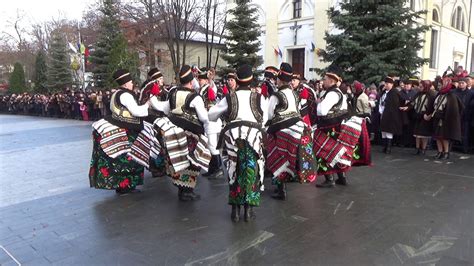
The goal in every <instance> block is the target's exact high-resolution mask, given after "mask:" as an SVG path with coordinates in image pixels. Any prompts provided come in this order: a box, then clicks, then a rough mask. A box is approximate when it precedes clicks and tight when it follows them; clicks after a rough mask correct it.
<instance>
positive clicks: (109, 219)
mask: <svg viewBox="0 0 474 266" xmlns="http://www.w3.org/2000/svg"><path fill="white" fill-rule="evenodd" d="M90 125H91V123H90V122H83V121H74V120H64V119H51V118H38V117H27V116H12V115H0V167H1V169H0V182H1V190H0V265H18V264H22V265H49V264H57V265H216V264H217V265H402V264H404V265H473V264H474V159H472V158H466V157H462V159H461V155H459V154H453V156H452V160H451V161H449V162H446V161H442V162H441V161H440V162H435V161H433V160H432V159H431V158H430V157H417V156H414V155H411V153H412V152H413V151H412V150H409V149H400V148H394V149H393V153H392V155H385V154H382V153H380V152H379V151H378V149H379V147H374V152H373V160H374V166H373V167H363V168H356V169H354V170H353V171H352V172H350V173H349V177H350V178H349V182H350V185H349V186H347V187H336V188H335V189H330V190H324V189H317V188H315V186H314V185H313V184H303V185H300V184H290V185H289V187H288V190H289V198H288V200H287V201H284V202H282V201H276V200H273V199H271V198H270V193H271V190H272V186H271V184H270V182H269V181H270V180H266V183H265V186H266V188H267V190H266V191H265V192H264V193H263V200H262V205H261V207H259V208H258V209H257V210H256V213H257V219H256V220H255V221H252V222H249V223H245V222H243V221H241V222H239V223H237V224H234V223H232V222H231V220H230V207H229V206H228V205H227V204H226V201H227V200H226V197H227V192H228V188H227V184H226V181H224V180H218V181H208V180H207V179H204V178H201V179H199V180H198V186H197V192H198V193H199V194H201V195H202V199H201V200H200V201H198V202H187V203H186V202H179V201H178V199H177V189H176V188H174V187H173V185H172V184H171V182H170V180H169V179H168V178H157V179H153V178H151V176H150V174H149V173H147V174H146V175H145V185H144V186H143V187H142V193H137V194H132V195H125V196H117V195H116V194H115V192H114V191H104V190H95V189H90V188H89V181H88V177H87V174H88V169H89V160H90V155H91V150H92V141H91V126H90ZM431 153H433V154H434V152H431ZM431 153H430V154H431Z"/></svg>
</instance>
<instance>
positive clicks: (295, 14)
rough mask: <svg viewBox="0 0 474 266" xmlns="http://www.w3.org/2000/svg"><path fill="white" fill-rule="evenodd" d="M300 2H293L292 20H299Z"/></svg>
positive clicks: (298, 0)
mask: <svg viewBox="0 0 474 266" xmlns="http://www.w3.org/2000/svg"><path fill="white" fill-rule="evenodd" d="M302 2H303V1H302V0H293V18H294V19H296V18H301V15H302V14H301V13H302V7H303V3H302Z"/></svg>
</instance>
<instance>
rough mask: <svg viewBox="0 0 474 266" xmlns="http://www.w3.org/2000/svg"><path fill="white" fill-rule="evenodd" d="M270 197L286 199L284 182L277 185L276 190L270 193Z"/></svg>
mask: <svg viewBox="0 0 474 266" xmlns="http://www.w3.org/2000/svg"><path fill="white" fill-rule="evenodd" d="M272 198H274V199H278V200H286V184H285V183H284V182H282V183H280V184H278V185H277V189H276V192H275V193H274V194H273V195H272Z"/></svg>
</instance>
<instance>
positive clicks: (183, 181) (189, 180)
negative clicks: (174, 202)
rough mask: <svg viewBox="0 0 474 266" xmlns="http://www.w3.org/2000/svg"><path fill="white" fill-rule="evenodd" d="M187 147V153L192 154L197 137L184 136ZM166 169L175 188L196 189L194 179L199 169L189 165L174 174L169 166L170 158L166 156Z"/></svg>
mask: <svg viewBox="0 0 474 266" xmlns="http://www.w3.org/2000/svg"><path fill="white" fill-rule="evenodd" d="M186 139H187V145H188V151H189V153H192V152H194V150H195V149H196V147H197V145H198V142H199V138H198V136H197V135H194V134H186ZM166 166H167V167H166V168H167V172H168V174H169V176H171V179H172V180H173V185H175V186H177V187H187V188H195V187H196V179H197V176H198V175H199V173H200V171H201V168H200V167H199V166H196V165H194V164H192V163H191V165H190V166H188V167H187V168H186V169H184V170H181V171H179V172H177V173H176V172H174V171H173V167H172V166H171V162H170V158H169V156H168V155H166Z"/></svg>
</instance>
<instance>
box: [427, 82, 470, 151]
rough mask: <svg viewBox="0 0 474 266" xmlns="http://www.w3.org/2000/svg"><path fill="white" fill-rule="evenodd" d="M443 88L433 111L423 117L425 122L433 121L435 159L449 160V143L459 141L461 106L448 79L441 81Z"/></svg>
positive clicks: (436, 99)
mask: <svg viewBox="0 0 474 266" xmlns="http://www.w3.org/2000/svg"><path fill="white" fill-rule="evenodd" d="M443 85H444V87H443V88H442V89H441V90H440V91H439V94H438V96H436V98H435V101H434V104H433V110H430V111H431V112H429V113H430V115H425V119H426V120H430V119H433V126H434V137H435V138H436V145H437V146H438V154H437V155H436V157H435V158H436V159H445V160H447V159H449V149H450V141H453V140H457V141H460V140H461V136H462V134H461V113H462V109H463V104H462V103H461V101H460V100H459V98H458V97H457V96H456V95H455V94H454V93H453V84H452V82H451V79H450V78H445V79H444V81H443Z"/></svg>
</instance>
